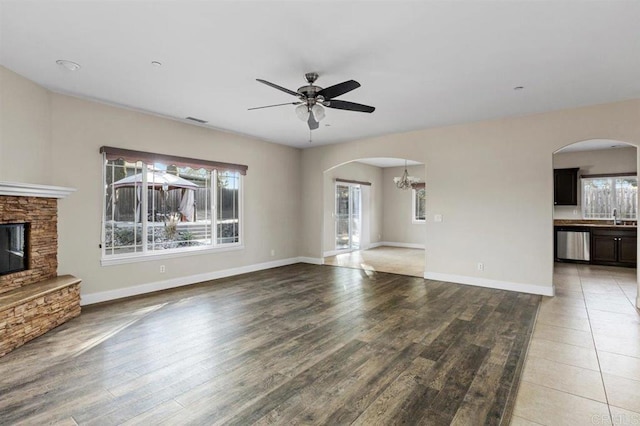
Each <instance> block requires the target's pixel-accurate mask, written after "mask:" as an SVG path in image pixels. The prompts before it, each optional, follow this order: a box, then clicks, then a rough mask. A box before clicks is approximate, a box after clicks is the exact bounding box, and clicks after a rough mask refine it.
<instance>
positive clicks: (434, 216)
mask: <svg viewBox="0 0 640 426" xmlns="http://www.w3.org/2000/svg"><path fill="white" fill-rule="evenodd" d="M433 221H434V222H442V215H441V214H436V215H433Z"/></svg>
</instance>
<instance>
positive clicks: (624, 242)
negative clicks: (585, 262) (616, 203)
mask: <svg viewBox="0 0 640 426" xmlns="http://www.w3.org/2000/svg"><path fill="white" fill-rule="evenodd" d="M637 240H638V231H637V229H635V228H634V229H611V228H609V229H598V228H594V229H592V230H591V263H593V264H597V265H613V266H631V267H635V266H636V258H637V248H638V246H637Z"/></svg>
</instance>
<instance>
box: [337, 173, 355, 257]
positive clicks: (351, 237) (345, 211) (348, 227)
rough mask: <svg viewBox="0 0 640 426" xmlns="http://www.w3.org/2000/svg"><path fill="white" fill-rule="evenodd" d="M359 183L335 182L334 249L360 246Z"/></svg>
mask: <svg viewBox="0 0 640 426" xmlns="http://www.w3.org/2000/svg"><path fill="white" fill-rule="evenodd" d="M360 198H361V197H360V185H352V184H345V183H337V184H336V215H335V221H336V250H358V249H359V248H360V223H361V218H360V203H361V202H360Z"/></svg>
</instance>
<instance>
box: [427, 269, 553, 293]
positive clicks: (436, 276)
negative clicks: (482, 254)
mask: <svg viewBox="0 0 640 426" xmlns="http://www.w3.org/2000/svg"><path fill="white" fill-rule="evenodd" d="M424 278H425V279H427V280H435V281H447V282H451V283H456V284H466V285H475V286H477V287H488V288H495V289H499V290H509V291H517V292H520V293H530V294H540V295H542V296H553V295H554V293H555V291H554V288H553V287H548V286H544V285H537V284H522V283H513V282H509V281H498V280H490V279H486V278H477V277H468V276H465V275H449V274H440V273H438V272H425V273H424Z"/></svg>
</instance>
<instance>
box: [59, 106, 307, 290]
mask: <svg viewBox="0 0 640 426" xmlns="http://www.w3.org/2000/svg"><path fill="white" fill-rule="evenodd" d="M51 100H52V111H53V115H52V137H53V147H54V150H53V157H52V158H53V163H54V170H53V177H54V180H55V181H56V182H57V183H59V184H60V185H62V186H71V187H76V188H77V189H78V191H77V192H76V193H74V194H73V195H72V196H70V197H69V198H67V199H64V200H62V201H61V202H60V220H59V228H58V229H59V234H60V243H59V247H60V249H59V261H60V268H59V270H60V273H70V274H73V275H76V276H78V277H81V278H82V279H83V284H82V292H83V294H90V293H94V292H101V291H105V290H114V289H120V288H125V287H131V286H136V285H141V284H145V283H149V282H156V281H161V280H163V281H164V280H171V279H175V278H179V277H183V276H191V275H198V274H205V273H208V272H212V271H216V270H224V269H230V268H237V267H242V266H247V265H254V264H259V263H263V262H269V261H273V260H277V259H286V258H292V257H297V256H298V251H299V248H298V234H299V226H300V222H299V217H300V215H299V196H298V194H299V193H300V190H301V189H300V183H299V182H300V169H299V164H300V151H299V150H298V149H294V148H290V147H285V146H283V145H277V144H272V143H267V142H261V141H257V140H253V139H249V138H246V137H242V136H238V135H234V134H231V133H223V132H217V131H213V130H209V129H205V128H202V127H197V126H193V125H188V124H184V123H180V122H177V121H173V120H167V119H163V118H159V117H155V116H151V115H148V114H143V113H138V112H134V111H129V110H124V109H121V108H115V107H111V106H107V105H103V104H99V103H95V102H88V101H84V100H80V99H77V98H72V97H68V96H63V95H59V94H52V97H51ZM102 145H108V146H115V147H123V148H128V149H134V150H140V151H151V152H158V153H164V154H171V155H180V156H184V157H192V158H202V159H208V160H217V161H223V162H229V163H240V164H246V165H248V166H249V170H248V172H247V175H246V176H245V177H244V244H245V248H244V249H242V250H237V251H228V252H222V253H215V254H201V255H194V256H187V257H178V258H172V259H164V260H154V261H146V262H139V263H133V264H125V265H115V266H107V267H102V266H100V249H99V248H98V244H99V243H100V232H101V228H100V226H101V225H100V223H101V222H100V221H101V217H102V216H101V215H102V213H101V208H102V190H101V180H102V170H101V164H102V157H101V155H100V154H99V153H98V150H99V148H100V146H102ZM272 249H273V250H275V256H273V257H272V256H271V254H270V252H271V250H272ZM161 264H162V265H166V273H164V274H160V273H159V269H160V268H159V266H160V265H161Z"/></svg>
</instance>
